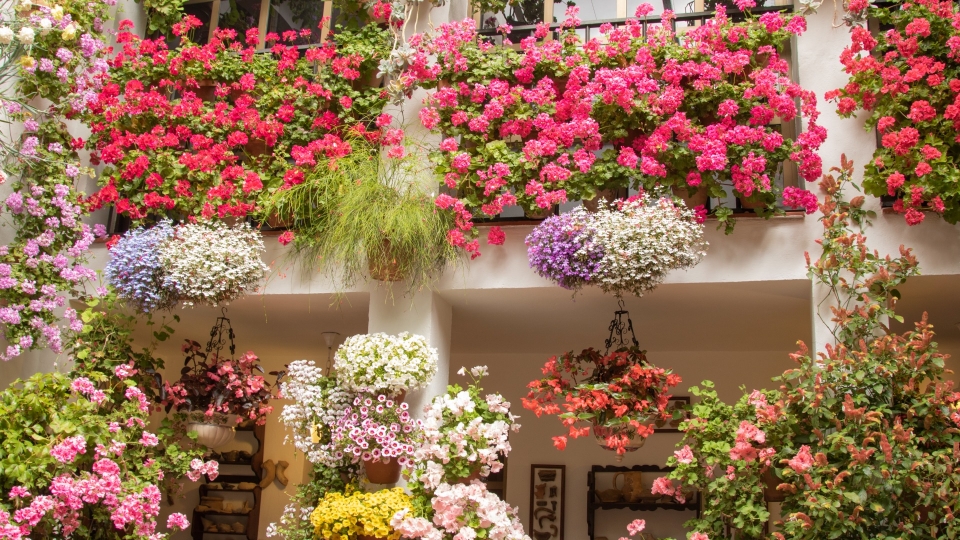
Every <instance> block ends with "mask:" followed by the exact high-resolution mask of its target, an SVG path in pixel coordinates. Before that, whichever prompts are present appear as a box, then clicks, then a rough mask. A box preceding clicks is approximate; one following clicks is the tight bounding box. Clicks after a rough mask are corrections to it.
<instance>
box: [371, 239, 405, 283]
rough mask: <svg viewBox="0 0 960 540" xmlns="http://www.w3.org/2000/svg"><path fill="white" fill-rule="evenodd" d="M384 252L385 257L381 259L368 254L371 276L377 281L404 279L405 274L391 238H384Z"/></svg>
mask: <svg viewBox="0 0 960 540" xmlns="http://www.w3.org/2000/svg"><path fill="white" fill-rule="evenodd" d="M383 254H384V256H383V258H382V259H379V260H377V259H373V258H370V257H369V255H368V256H367V267H368V270H369V271H370V277H372V278H373V279H375V280H377V281H402V280H403V278H404V276H403V271H402V270H401V268H400V262H399V261H398V260H397V258H396V257H395V256H394V255H393V249H392V248H391V247H390V240H387V239H386V238H384V239H383Z"/></svg>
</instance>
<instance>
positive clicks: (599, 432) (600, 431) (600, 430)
mask: <svg viewBox="0 0 960 540" xmlns="http://www.w3.org/2000/svg"><path fill="white" fill-rule="evenodd" d="M616 434H617V430H615V429H614V428H608V427H603V426H601V425H599V424H594V425H593V435H594V437H596V438H597V444H598V445H600V447H601V448H603V449H604V450H610V451H611V452H616V451H617V449H616V448H614V447H611V446H609V445H608V444H607V440H608V439H609V438H610V437H612V436H613V435H616ZM646 442H647V439H646V437H637V436H636V435H634V436H631V437H630V443H629V444H627V445H626V446H625V447H624V448H623V449H624V452H622V453H621V452H617V463H620V462H622V461H623V456H624V455H626V452H636V451H637V450H639V449H640V447H642V446H643V445H644V443H646Z"/></svg>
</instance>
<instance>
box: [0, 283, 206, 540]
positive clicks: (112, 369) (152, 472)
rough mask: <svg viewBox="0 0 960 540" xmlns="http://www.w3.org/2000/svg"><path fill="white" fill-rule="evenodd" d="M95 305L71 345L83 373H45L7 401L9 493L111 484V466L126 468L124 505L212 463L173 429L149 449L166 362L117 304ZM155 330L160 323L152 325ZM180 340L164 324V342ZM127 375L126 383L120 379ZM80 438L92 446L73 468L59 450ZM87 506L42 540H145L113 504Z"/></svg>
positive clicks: (166, 427)
mask: <svg viewBox="0 0 960 540" xmlns="http://www.w3.org/2000/svg"><path fill="white" fill-rule="evenodd" d="M87 306H88V307H87V308H86V309H85V310H84V311H83V312H82V313H81V314H80V320H81V321H82V322H83V326H82V329H81V330H80V331H78V332H77V333H76V334H75V335H73V336H71V339H69V340H68V343H70V344H71V347H70V358H71V360H72V362H73V367H72V368H71V369H70V370H68V371H67V372H66V373H62V372H56V371H54V372H49V373H38V374H36V375H34V376H32V377H30V378H29V379H27V380H25V381H23V380H17V381H15V382H14V383H13V384H11V385H10V387H8V388H7V389H5V390H4V391H3V392H2V393H0V435H2V437H0V491H2V492H3V493H5V494H6V493H8V492H9V490H10V489H11V488H13V487H15V486H18V487H21V488H25V489H26V490H27V491H29V492H30V494H31V496H34V497H35V496H39V495H51V492H50V485H51V482H52V481H53V480H54V479H55V478H56V479H59V481H60V482H61V484H62V483H63V482H68V483H69V482H75V481H83V480H85V479H90V478H98V475H104V476H106V475H108V474H109V473H104V472H98V471H97V470H96V469H95V468H94V467H93V465H94V463H95V462H96V461H97V460H99V459H104V458H106V459H110V460H112V461H113V462H114V463H115V464H116V465H117V467H118V469H119V472H118V473H117V478H118V481H119V482H120V485H119V488H118V490H119V492H118V493H117V497H118V498H120V499H122V498H123V497H124V496H126V494H135V493H141V492H144V489H147V488H149V487H150V486H153V485H156V484H158V479H160V478H165V479H166V482H168V483H169V484H172V483H173V482H175V481H176V479H178V478H180V477H182V476H183V475H184V474H185V473H186V472H187V471H188V470H189V469H190V462H191V460H193V459H195V458H199V457H200V456H201V454H202V451H201V450H199V449H196V448H184V447H182V446H181V444H180V443H179V442H177V441H178V440H179V439H180V438H181V436H182V433H178V432H176V431H175V430H174V429H173V427H172V425H171V424H170V423H169V422H168V421H166V420H164V421H163V422H162V424H161V425H160V426H159V429H156V433H155V435H156V436H157V438H158V441H157V442H156V444H154V445H151V444H146V443H144V442H143V441H144V440H145V438H149V437H150V433H151V430H150V429H148V428H149V423H150V408H149V406H148V405H145V404H149V403H150V402H151V398H152V397H154V396H156V394H157V391H158V389H159V382H160V379H159V376H158V375H157V372H156V370H157V369H158V368H161V367H162V366H163V363H162V361H161V360H159V359H157V358H154V357H153V356H152V354H151V353H150V351H149V350H148V349H140V350H138V349H136V348H135V347H134V346H133V338H132V332H133V329H134V326H135V324H136V320H135V319H134V318H133V317H131V316H128V315H125V314H124V313H123V312H122V311H119V308H120V304H119V303H118V302H117V300H116V298H115V296H113V295H112V294H110V295H108V296H106V297H103V298H101V299H92V298H91V299H88V300H87ZM146 324H147V325H148V326H154V325H156V324H157V323H153V322H152V321H151V320H150V318H149V316H148V317H147V320H146ZM171 332H172V329H171V328H170V327H169V326H168V325H166V324H164V323H159V329H158V330H156V331H155V332H154V336H155V337H156V338H157V339H165V338H166V336H168V335H169V334H170V333H171ZM118 368H119V370H120V373H123V372H124V371H125V372H126V373H125V375H126V376H123V377H121V376H120V375H118V371H117V370H118ZM81 383H85V384H87V386H83V385H82V384H81ZM137 390H139V391H140V392H142V393H143V394H144V397H145V401H144V402H143V403H141V400H140V399H138V398H137V397H136V392H137ZM131 392H133V393H132V394H131ZM100 393H102V394H101V395H98V394H100ZM144 403H145V404H144ZM78 436H79V437H82V438H83V441H84V442H83V443H82V448H83V452H81V453H79V454H77V455H76V456H75V457H74V458H73V459H68V460H64V459H63V458H62V456H61V457H57V456H58V452H56V451H55V449H56V447H57V446H58V445H60V444H61V443H64V441H66V440H67V439H68V438H70V437H78ZM191 446H192V445H191ZM97 448H100V449H102V453H100V452H98V451H97V450H96V449H97ZM31 496H27V497H24V498H19V499H4V500H3V501H2V502H0V511H7V512H11V511H13V510H15V509H17V508H20V507H23V506H26V505H28V504H29V503H30V497H31ZM86 503H87V504H86V505H85V506H83V507H82V508H79V509H75V510H76V514H74V513H71V512H67V514H66V515H62V516H58V517H56V518H55V517H54V516H53V515H51V514H49V513H48V514H45V515H43V519H42V520H41V521H40V523H39V524H38V525H37V526H36V527H34V528H33V533H34V534H35V535H38V536H37V537H38V538H39V537H44V538H52V537H60V536H62V535H65V534H67V533H68V532H69V531H68V528H70V527H73V526H75V527H77V528H76V530H75V532H73V537H76V538H110V539H114V538H115V539H120V538H140V535H138V534H134V532H133V526H132V525H128V526H125V527H121V528H120V529H117V528H116V527H115V524H114V521H113V519H112V515H111V514H112V509H111V508H110V505H109V504H105V503H103V502H101V501H99V500H98V499H94V500H93V501H86ZM144 520H145V521H149V520H150V516H144Z"/></svg>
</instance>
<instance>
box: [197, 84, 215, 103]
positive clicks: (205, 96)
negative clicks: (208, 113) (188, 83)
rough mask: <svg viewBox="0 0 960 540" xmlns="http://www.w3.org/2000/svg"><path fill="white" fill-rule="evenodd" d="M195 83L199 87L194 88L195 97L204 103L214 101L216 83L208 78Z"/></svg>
mask: <svg viewBox="0 0 960 540" xmlns="http://www.w3.org/2000/svg"><path fill="white" fill-rule="evenodd" d="M197 84H198V85H200V88H198V89H197V90H196V92H195V93H196V94H197V97H198V98H200V99H201V100H203V101H204V102H205V103H210V102H212V101H216V99H217V83H216V82H214V81H211V80H209V79H204V80H200V81H197Z"/></svg>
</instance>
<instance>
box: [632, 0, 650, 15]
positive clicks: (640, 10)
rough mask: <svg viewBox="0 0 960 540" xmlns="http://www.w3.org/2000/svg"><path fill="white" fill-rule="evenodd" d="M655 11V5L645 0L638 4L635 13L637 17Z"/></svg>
mask: <svg viewBox="0 0 960 540" xmlns="http://www.w3.org/2000/svg"><path fill="white" fill-rule="evenodd" d="M651 13H653V6H652V5H650V4H648V3H646V2H644V3H642V4H640V5H639V6H637V10H636V11H635V12H634V13H633V15H634V16H635V17H645V16H647V15H649V14H651Z"/></svg>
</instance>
